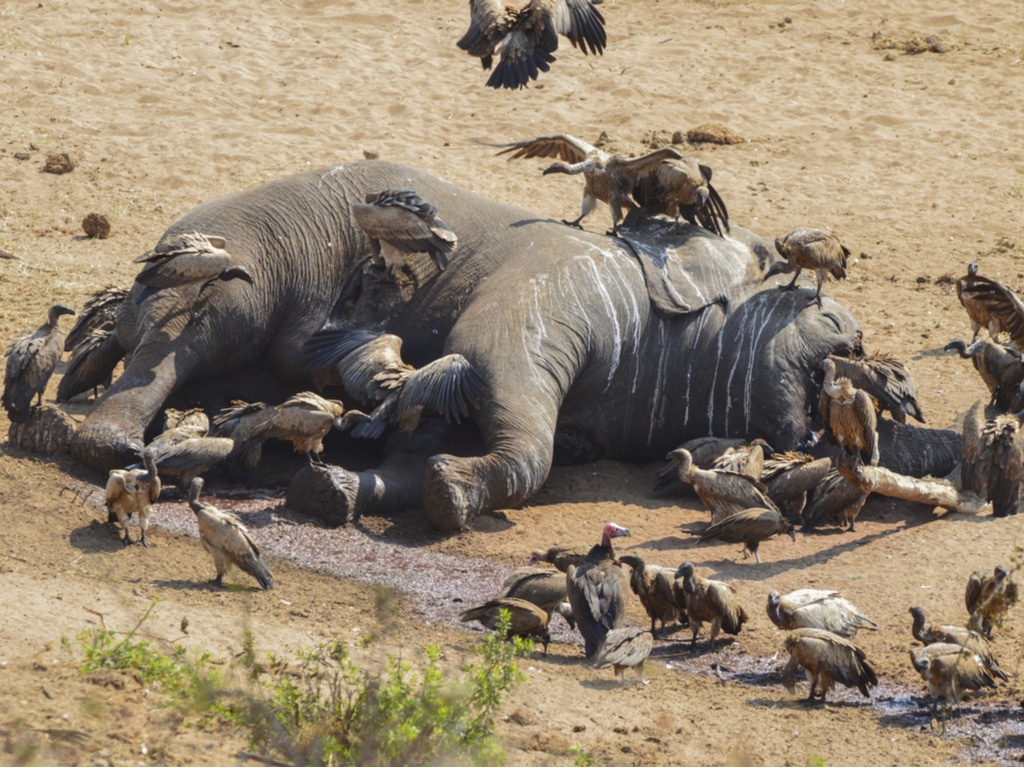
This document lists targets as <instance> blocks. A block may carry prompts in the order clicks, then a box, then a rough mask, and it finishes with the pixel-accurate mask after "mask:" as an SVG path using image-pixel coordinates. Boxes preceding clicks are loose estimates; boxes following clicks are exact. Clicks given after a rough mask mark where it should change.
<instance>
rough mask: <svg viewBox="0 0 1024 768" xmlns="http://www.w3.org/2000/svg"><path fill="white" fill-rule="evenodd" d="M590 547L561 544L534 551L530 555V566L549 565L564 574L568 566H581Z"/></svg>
mask: <svg viewBox="0 0 1024 768" xmlns="http://www.w3.org/2000/svg"><path fill="white" fill-rule="evenodd" d="M590 550H591V547H588V546H587V545H586V544H563V545H561V546H556V547H548V548H547V549H535V550H533V552H531V553H530V565H535V564H536V563H551V564H552V565H553V566H555V568H557V569H558V570H560V571H561V572H562V573H565V572H566V571H568V570H569V566H571V565H572V566H580V565H583V561H584V560H586V559H587V555H588V554H590Z"/></svg>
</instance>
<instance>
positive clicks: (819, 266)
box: [764, 227, 850, 308]
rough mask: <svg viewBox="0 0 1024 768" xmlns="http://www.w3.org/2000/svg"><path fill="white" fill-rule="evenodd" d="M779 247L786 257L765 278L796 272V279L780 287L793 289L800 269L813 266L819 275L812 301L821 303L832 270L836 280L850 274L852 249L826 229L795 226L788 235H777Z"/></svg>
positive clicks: (781, 288)
mask: <svg viewBox="0 0 1024 768" xmlns="http://www.w3.org/2000/svg"><path fill="white" fill-rule="evenodd" d="M775 250H777V251H778V252H779V255H780V256H782V258H784V259H785V260H786V261H777V262H775V263H774V264H772V265H771V267H769V269H768V271H767V272H766V273H765V276H764V279H765V280H768V279H769V278H771V277H774V276H775V275H781V274H789V273H790V272H796V274H795V275H793V281H792V282H791V283H788V284H787V285H781V286H779V288H780V290H783V291H790V290H793V289H794V288H796V281H797V278H798V277H800V272H801V271H802V270H805V269H813V270H814V272H815V274H816V275H817V277H818V290H817V291H816V292H815V294H814V297H813V298H812V299H811V303H814V302H817V304H818V307H819V308H820V307H821V286H822V285H823V284H824V282H825V278H826V276H827V275H829V274H831V275H832V277H834V278H835V279H836V280H843V279H845V278H846V260H847V259H848V258H849V256H850V251H849V249H847V247H846V246H845V245H843V244H842V243H840V242H839V238H837V237H836V236H835V235H830V234H828V233H827V232H822V231H821V230H820V229H807V228H806V227H801V228H800V229H794V230H793V231H792V232H790V233H789V234H787V235H785V236H784V237H780V238H776V240H775Z"/></svg>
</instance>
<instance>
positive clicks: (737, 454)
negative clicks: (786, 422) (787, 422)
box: [690, 437, 774, 480]
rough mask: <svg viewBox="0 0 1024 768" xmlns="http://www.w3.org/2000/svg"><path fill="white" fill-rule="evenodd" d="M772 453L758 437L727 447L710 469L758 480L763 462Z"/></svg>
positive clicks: (766, 444) (762, 468)
mask: <svg viewBox="0 0 1024 768" xmlns="http://www.w3.org/2000/svg"><path fill="white" fill-rule="evenodd" d="M772 453H774V451H773V449H772V447H771V446H770V445H768V443H767V442H765V441H764V440H762V439H761V438H760V437H759V438H757V439H756V440H751V441H750V442H749V443H745V444H743V445H737V446H735V447H733V448H727V449H726V450H725V453H723V454H722V455H721V456H719V457H718V458H717V459H715V463H714V464H713V465H712V469H720V470H722V471H723V472H734V473H735V474H737V475H746V476H747V477H749V478H750V479H751V480H760V479H761V476H762V475H763V474H764V463H765V462H766V461H767V460H768V457H769V456H771V455H772ZM690 455H691V456H692V455H693V454H690ZM694 463H696V459H694Z"/></svg>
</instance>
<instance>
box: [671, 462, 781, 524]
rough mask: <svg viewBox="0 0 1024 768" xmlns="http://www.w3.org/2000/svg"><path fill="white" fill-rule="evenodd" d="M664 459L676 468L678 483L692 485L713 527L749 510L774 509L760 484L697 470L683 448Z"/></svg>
mask: <svg viewBox="0 0 1024 768" xmlns="http://www.w3.org/2000/svg"><path fill="white" fill-rule="evenodd" d="M665 458H666V459H670V460H672V461H675V462H676V463H677V464H678V465H679V469H678V472H679V479H680V480H682V481H683V482H684V483H691V484H692V485H693V488H694V490H695V491H697V495H698V496H699V497H700V500H701V501H702V502H704V506H706V507H707V508H708V509H709V510H710V511H711V522H712V523H716V522H718V521H719V520H724V519H725V518H727V517H729V516H730V515H734V514H736V513H737V512H742V511H743V510H744V509H750V508H751V507H764V508H767V509H777V507H776V506H775V502H774V501H772V500H771V499H770V498H769V497H768V489H767V488H766V487H765V486H764V485H763V484H762V483H761V482H760V481H759V480H753V479H751V478H749V477H747V476H746V475H738V474H736V473H734V472H723V471H721V470H717V469H710V470H708V469H699V468H698V467H695V466H694V464H693V456H691V455H690V452H689V451H688V450H686V449H685V448H676V449H675V450H674V451H672V452H670V453H669V454H668V455H667V456H666V457H665Z"/></svg>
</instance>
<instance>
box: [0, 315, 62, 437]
mask: <svg viewBox="0 0 1024 768" xmlns="http://www.w3.org/2000/svg"><path fill="white" fill-rule="evenodd" d="M73 314H75V310H73V309H71V307H65V306H64V305H63V304H54V305H53V306H51V307H50V308H49V310H47V312H46V322H45V323H43V324H42V325H41V326H39V327H38V328H37V329H36V330H35V331H33V332H32V333H26V334H25V335H24V336H19V337H18V338H16V339H15V340H14V341H12V342H11V344H10V346H9V347H7V351H6V352H5V353H4V356H5V357H6V358H7V366H6V368H5V369H4V393H3V398H2V404H3V408H4V410H5V411H7V415H8V417H9V418H10V420H11V421H13V422H14V423H16V424H23V423H24V422H26V421H28V417H29V414H30V413H31V412H32V401H33V400H36V405H37V406H39V405H42V404H43V392H45V391H46V385H47V383H49V381H50V377H51V376H52V375H53V371H54V369H55V368H56V367H57V363H59V362H60V356H61V353H62V352H63V350H64V336H63V334H62V333H61V332H60V330H59V329H58V328H57V323H58V321H59V320H60V316H61V315H73Z"/></svg>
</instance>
